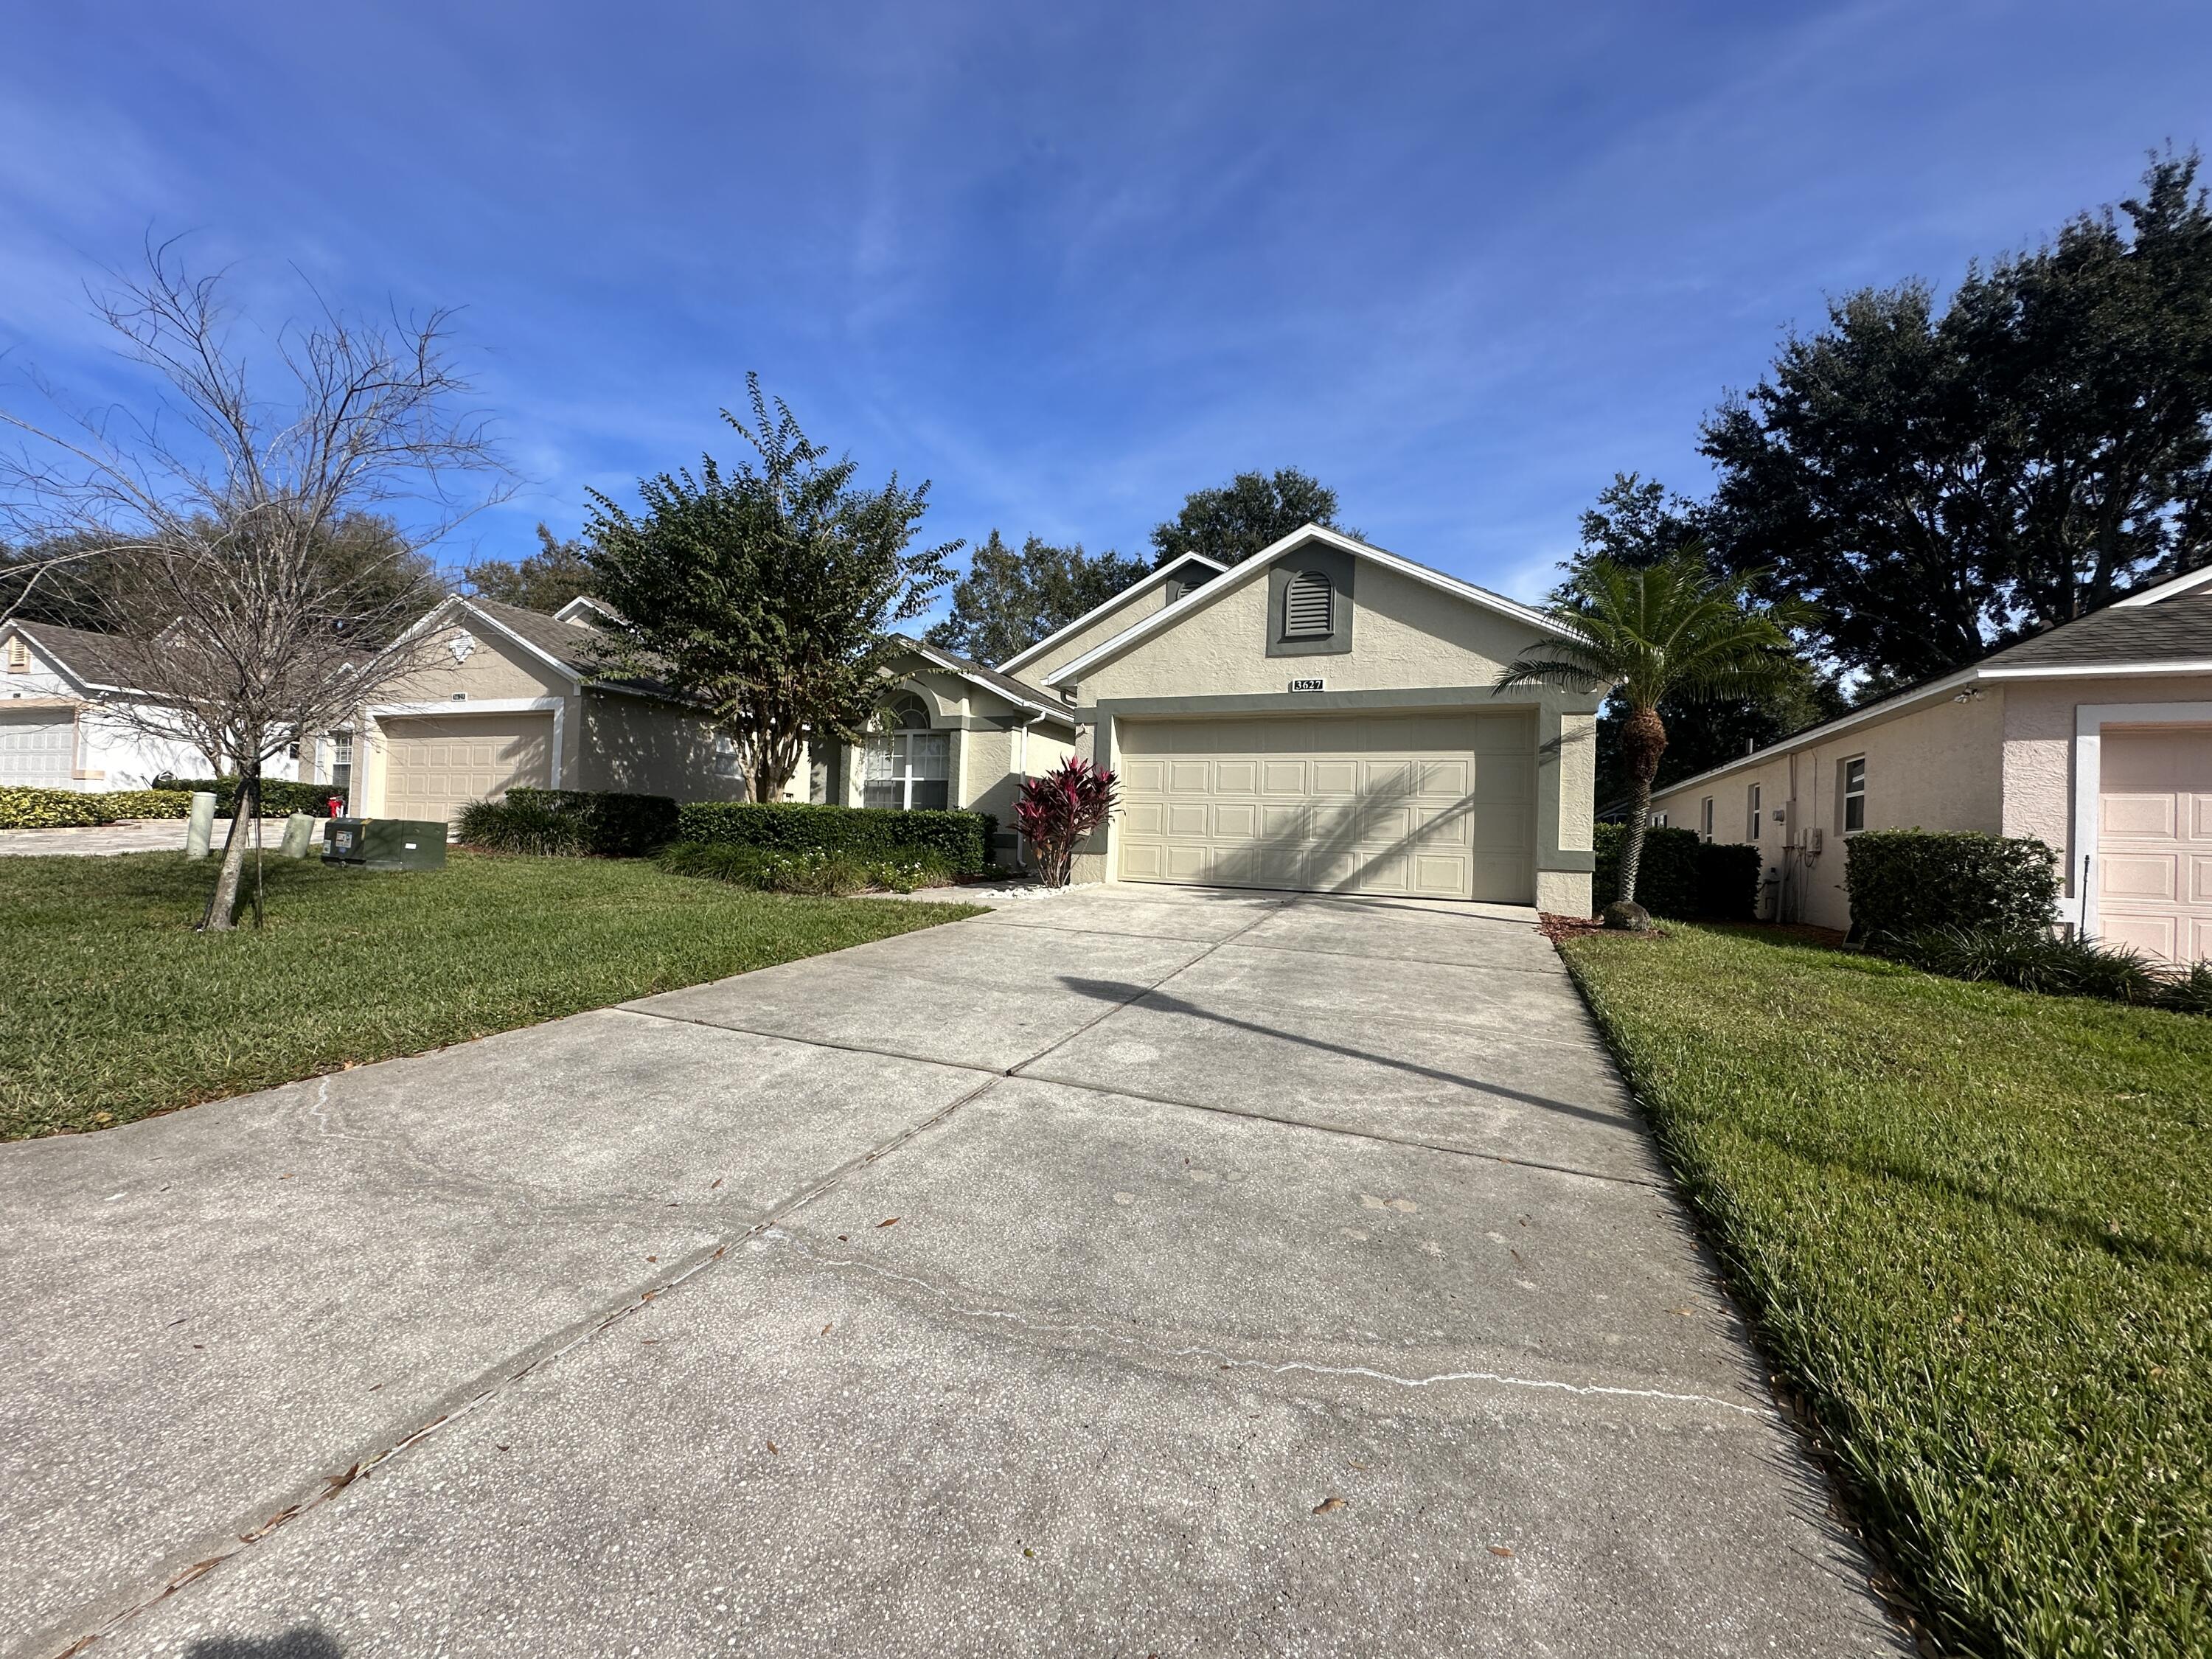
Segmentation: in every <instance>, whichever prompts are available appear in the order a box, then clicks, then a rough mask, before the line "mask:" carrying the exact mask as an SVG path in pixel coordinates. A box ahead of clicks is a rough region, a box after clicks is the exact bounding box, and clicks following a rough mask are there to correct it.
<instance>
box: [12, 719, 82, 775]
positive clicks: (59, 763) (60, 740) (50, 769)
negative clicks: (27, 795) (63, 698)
mask: <svg viewBox="0 0 2212 1659" xmlns="http://www.w3.org/2000/svg"><path fill="white" fill-rule="evenodd" d="M75 769H76V716H75V715H74V714H70V713H69V712H68V711H66V710H60V711H57V710H54V709H51V708H40V709H8V710H4V711H0V785H5V786H10V787H18V788H33V789H65V788H67V787H69V785H70V775H71V774H72V773H73V772H74V771H75Z"/></svg>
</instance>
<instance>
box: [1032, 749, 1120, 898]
mask: <svg viewBox="0 0 2212 1659" xmlns="http://www.w3.org/2000/svg"><path fill="white" fill-rule="evenodd" d="M1116 784H1117V780H1116V779H1115V775H1114V774H1113V773H1111V772H1109V771H1105V770H1103V769H1101V768H1098V767H1096V766H1093V765H1092V764H1091V763H1090V762H1089V761H1087V760H1085V759H1084V758H1083V757H1082V756H1080V755H1071V756H1069V757H1067V758H1066V760H1064V761H1062V762H1061V763H1060V764H1059V765H1058V766H1056V767H1054V769H1052V770H1051V771H1049V772H1048V773H1046V774H1045V775H1043V776H1042V777H1041V778H1024V779H1023V780H1022V787H1021V793H1019V794H1018V796H1017V797H1016V798H1015V800H1014V823H1015V824H1016V825H1017V826H1018V828H1019V829H1020V830H1021V832H1022V836H1023V838H1024V840H1026V841H1027V842H1029V844H1030V847H1031V848H1034V849H1035V851H1036V858H1037V875H1038V877H1039V878H1040V879H1042V881H1043V883H1044V884H1045V885H1046V886H1048V887H1065V886H1066V885H1067V872H1068V868H1069V866H1070V865H1072V864H1073V862H1074V859H1075V849H1076V848H1077V846H1078V845H1079V844H1080V843H1081V842H1082V840H1083V838H1084V837H1085V836H1087V835H1089V834H1090V833H1091V831H1092V830H1094V829H1097V827H1098V826H1099V825H1100V824H1102V823H1105V822H1106V820H1107V819H1108V818H1109V817H1112V816H1113V814H1114V807H1115V787H1116Z"/></svg>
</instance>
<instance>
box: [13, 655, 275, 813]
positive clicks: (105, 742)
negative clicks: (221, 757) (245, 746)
mask: <svg viewBox="0 0 2212 1659" xmlns="http://www.w3.org/2000/svg"><path fill="white" fill-rule="evenodd" d="M129 663H130V653H126V652H124V651H121V650H119V649H118V646H117V642H116V641H115V640H114V638H113V637H112V635H106V634H88V633H86V632H85V631H83V630H82V629H76V628H58V627H56V626H54V625H53V624H52V623H32V622H21V621H15V622H9V623H5V624H4V625H0V787H7V786H13V787H23V786H29V787H34V788H40V789H73V790H76V791H77V792H79V793H93V794H96V793H101V792H103V791H106V790H111V789H143V788H144V787H146V786H147V785H149V783H151V782H153V781H154V780H155V778H157V777H161V776H163V775H170V776H176V777H204V776H206V775H208V774H209V773H210V772H212V771H213V770H214V769H215V768H214V763H212V762H210V760H209V759H208V758H207V757H205V756H204V755H203V754H201V753H200V751H199V750H198V749H197V748H196V747H194V746H193V745H192V744H191V743H189V742H187V741H185V739H184V738H181V737H179V736H174V735H167V734H164V733H161V732H155V731H149V730H147V729H146V728H145V726H144V725H143V724H142V723H141V722H138V721H134V720H131V718H130V717H129V715H128V714H127V713H126V711H127V710H128V709H130V708H133V707H141V706H155V705H153V700H152V699H150V698H149V697H148V696H146V694H145V693H144V692H143V691H141V690H136V689H134V688H133V687H132V686H131V684H129V681H130V680H131V678H132V677H131V670H130V666H129ZM297 769H298V755H297V752H296V750H295V752H293V753H291V754H288V755H281V756H278V757H276V758H274V759H272V760H271V761H270V763H269V766H268V775H269V776H270V777H272V778H290V777H293V776H295V775H296V774H297Z"/></svg>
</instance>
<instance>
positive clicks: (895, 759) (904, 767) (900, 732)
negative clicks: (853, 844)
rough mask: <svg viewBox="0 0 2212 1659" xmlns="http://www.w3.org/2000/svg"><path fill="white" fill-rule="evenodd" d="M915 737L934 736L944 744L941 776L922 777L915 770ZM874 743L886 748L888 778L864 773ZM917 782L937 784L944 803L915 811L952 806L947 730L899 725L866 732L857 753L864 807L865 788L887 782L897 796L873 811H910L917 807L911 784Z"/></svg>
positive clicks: (913, 784)
mask: <svg viewBox="0 0 2212 1659" xmlns="http://www.w3.org/2000/svg"><path fill="white" fill-rule="evenodd" d="M915 738H936V739H938V740H939V741H940V742H942V743H943V744H944V745H945V775H944V776H942V777H938V778H931V777H924V776H922V775H921V773H920V772H918V771H917V770H916V769H915V743H914V739H915ZM877 744H884V746H885V747H886V749H887V750H888V751H889V754H890V759H891V762H892V766H893V769H892V772H891V775H890V776H889V777H888V778H884V779H874V780H872V779H871V778H870V777H869V776H868V773H869V771H870V769H871V767H870V762H871V761H872V758H873V756H874V753H875V751H876V745H877ZM917 783H921V784H940V785H942V786H943V787H944V789H945V805H943V806H941V807H935V806H926V807H922V808H921V809H919V810H921V811H926V812H936V811H949V810H951V805H952V734H951V732H947V731H939V730H936V729H933V728H932V727H930V726H896V727H894V728H893V729H892V730H890V731H888V732H871V733H869V735H868V740H867V743H866V745H865V746H864V747H863V749H862V750H861V755H860V804H861V805H863V806H866V805H867V804H868V791H869V790H870V789H872V788H881V787H884V786H885V785H889V786H890V787H891V788H893V789H895V790H896V791H897V792H898V799H897V800H896V802H894V803H893V804H892V805H890V806H889V807H884V808H878V809H877V810H878V811H892V812H911V811H915V810H917V809H916V808H915V804H914V787H915V785H916V784H917Z"/></svg>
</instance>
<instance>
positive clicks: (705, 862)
mask: <svg viewBox="0 0 2212 1659" xmlns="http://www.w3.org/2000/svg"><path fill="white" fill-rule="evenodd" d="M659 864H660V867H661V868H662V869H664V870H665V871H667V872H670V873H671V875H678V876H696V877H699V878H703V879H705V880H708V881H726V882H728V883H730V884H732V885H733V886H738V887H750V888H753V889H755V890H758V891H760V892H763V893H807V894H812V895H815V896H819V897H823V898H843V897H845V896H848V895H849V894H853V893H858V892H861V891H864V890H866V889H868V888H871V887H884V888H888V889H890V890H891V891H892V892H894V893H911V892H913V891H914V890H915V889H916V888H918V887H929V886H935V885H938V884H941V883H942V882H944V881H945V879H946V878H947V877H948V876H949V875H950V873H951V872H950V871H949V870H948V869H947V868H946V866H945V863H944V861H943V860H939V859H937V858H935V857H933V856H932V855H930V854H902V855H897V856H894V857H892V858H889V859H863V858H861V857H860V856H859V855H857V854H853V853H849V852H846V851H843V850H835V851H823V850H820V849H812V850H807V851H800V852H783V851H780V850H778V849H776V848H768V847H747V846H744V845H742V844H740V843H738V842H726V841H720V842H699V841H691V842H677V843H676V844H675V845H674V846H672V847H669V848H664V849H662V851H661V853H660V854H659Z"/></svg>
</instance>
